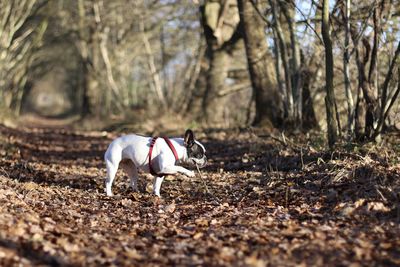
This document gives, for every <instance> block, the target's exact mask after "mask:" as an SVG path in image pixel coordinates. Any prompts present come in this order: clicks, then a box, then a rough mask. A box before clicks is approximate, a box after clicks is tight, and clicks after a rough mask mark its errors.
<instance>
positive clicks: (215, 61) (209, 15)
mask: <svg viewBox="0 0 400 267" xmlns="http://www.w3.org/2000/svg"><path fill="white" fill-rule="evenodd" d="M200 13H201V15H202V16H201V23H202V26H203V29H204V36H205V38H206V42H207V57H208V59H209V62H210V66H209V69H208V73H207V86H206V91H205V93H204V96H203V102H202V108H203V113H204V115H205V118H203V119H204V120H205V121H206V123H207V124H208V125H210V126H217V127H220V126H224V125H225V115H224V111H225V107H226V101H227V97H226V96H220V94H219V92H221V91H224V89H225V87H226V85H225V81H226V79H227V77H228V70H229V63H230V60H231V57H232V56H231V54H233V50H234V49H236V44H237V41H238V40H239V39H240V38H241V33H240V32H239V31H237V28H238V25H239V15H238V10H237V6H236V1H235V0H220V1H206V3H205V5H203V6H201V8H200Z"/></svg>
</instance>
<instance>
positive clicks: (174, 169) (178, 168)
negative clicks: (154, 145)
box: [160, 165, 194, 177]
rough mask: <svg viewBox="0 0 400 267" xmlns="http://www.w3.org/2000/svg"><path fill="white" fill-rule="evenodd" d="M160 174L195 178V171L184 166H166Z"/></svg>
mask: <svg viewBox="0 0 400 267" xmlns="http://www.w3.org/2000/svg"><path fill="white" fill-rule="evenodd" d="M160 173H164V174H176V173H182V174H184V175H186V176H188V177H194V171H190V170H188V169H185V168H184V167H182V166H176V165H170V166H165V167H163V168H162V169H161V171H160Z"/></svg>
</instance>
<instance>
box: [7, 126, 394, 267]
mask: <svg viewBox="0 0 400 267" xmlns="http://www.w3.org/2000/svg"><path fill="white" fill-rule="evenodd" d="M107 136H115V134H114V133H112V134H111V135H105V134H102V133H96V132H92V133H77V132H73V131H66V130H61V129H45V128H41V129H35V128H19V129H10V128H6V127H4V126H0V140H1V143H0V154H1V159H0V214H1V216H0V265H2V266H13V265H14V266H17V265H18V266H19V265H22V266H37V265H41V266H43V265H49V266H99V265H107V266H138V265H140V266H154V265H161V266H166V265H174V266H175V265H181V266H188V265H189V266H196V265H200V266H205V265H206V266H232V265H233V266H271V265H272V266H299V265H300V266H301V265H303V266H308V265H312V266H333V265H335V266H337V265H346V266H347V265H351V266H365V265H368V266H370V265H388V266H393V265H399V264H400V249H399V247H400V233H399V220H400V202H399V197H400V194H399V192H400V191H399V188H400V179H399V178H400V164H399V162H400V159H399V153H398V151H395V150H394V149H391V147H396V144H395V143H394V144H393V140H398V136H395V137H393V139H392V141H390V140H389V141H388V143H387V145H386V147H384V146H381V147H376V146H375V147H368V146H367V145H366V146H364V147H361V148H358V147H357V149H353V150H349V149H344V148H338V149H337V151H335V153H332V152H329V151H325V150H323V149H322V148H318V147H317V146H313V145H311V144H310V142H308V141H307V140H306V139H301V138H298V139H296V138H293V140H291V139H290V137H286V138H285V140H284V141H282V140H279V138H275V137H272V138H271V137H270V136H263V135H262V134H261V133H259V134H257V133H256V132H254V131H248V130H230V131H224V132H221V131H205V132H204V134H203V135H202V136H203V137H204V138H202V141H204V143H205V145H206V147H207V151H208V152H209V155H208V158H210V163H209V165H208V166H207V167H206V168H205V169H202V171H201V172H202V177H203V179H204V180H201V179H200V176H198V175H197V177H196V178H187V177H184V176H179V175H178V176H174V177H167V179H166V181H165V182H164V184H163V187H162V193H161V194H162V196H163V198H162V199H159V198H157V197H154V196H152V194H151V182H152V179H151V176H150V175H147V174H141V176H140V179H139V188H140V191H141V192H139V193H137V192H132V191H131V190H130V189H129V188H128V185H129V182H128V178H127V177H126V175H125V174H124V173H123V172H122V171H119V173H118V176H117V178H116V181H115V185H114V188H113V190H114V193H115V194H116V196H114V197H107V196H106V195H105V194H104V188H103V187H104V177H105V170H104V169H105V168H104V164H103V161H102V158H103V153H104V151H105V150H106V148H107V145H108V144H109V142H110V140H111V139H110V138H109V137H107ZM396 138H397V139H396ZM289 141H290V142H289ZM296 142H297V143H296ZM391 142H392V143H391ZM300 144H301V145H300ZM397 146H398V145H397ZM356 150H357V151H356ZM216 200H218V201H216Z"/></svg>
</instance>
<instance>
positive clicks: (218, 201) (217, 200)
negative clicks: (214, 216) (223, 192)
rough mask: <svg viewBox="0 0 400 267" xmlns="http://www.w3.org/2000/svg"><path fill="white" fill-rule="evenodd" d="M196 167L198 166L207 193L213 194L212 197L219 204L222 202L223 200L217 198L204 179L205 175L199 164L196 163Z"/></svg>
mask: <svg viewBox="0 0 400 267" xmlns="http://www.w3.org/2000/svg"><path fill="white" fill-rule="evenodd" d="M196 168H197V171H198V172H199V176H200V179H201V181H202V183H203V186H204V189H205V190H206V192H207V194H209V195H210V196H212V198H213V199H214V200H215V201H216V202H217V203H218V204H222V203H221V201H220V200H219V198H217V197H216V196H215V195H214V194H213V193H212V192H211V191H210V189H209V188H208V186H207V183H206V181H205V180H204V178H203V175H202V174H201V171H200V168H199V165H197V164H196Z"/></svg>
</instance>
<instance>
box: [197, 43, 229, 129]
mask: <svg viewBox="0 0 400 267" xmlns="http://www.w3.org/2000/svg"><path fill="white" fill-rule="evenodd" d="M209 53H210V54H209V57H210V68H209V70H208V73H207V88H206V91H205V95H204V100H203V111H204V113H205V115H206V122H207V123H208V124H209V125H214V126H222V124H223V121H224V109H225V105H226V97H223V96H219V95H218V93H219V92H220V91H222V90H224V88H225V80H226V78H227V77H228V66H229V61H230V55H229V54H228V53H227V51H225V50H224V49H215V50H214V49H212V48H211V49H210V50H209Z"/></svg>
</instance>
